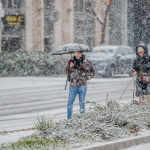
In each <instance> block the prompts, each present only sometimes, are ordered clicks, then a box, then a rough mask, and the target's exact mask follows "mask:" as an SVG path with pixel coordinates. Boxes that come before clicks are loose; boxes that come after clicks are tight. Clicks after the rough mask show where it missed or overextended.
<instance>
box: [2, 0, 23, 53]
mask: <svg viewBox="0 0 150 150" xmlns="http://www.w3.org/2000/svg"><path fill="white" fill-rule="evenodd" d="M1 2H2V7H3V9H4V11H5V16H4V17H2V21H3V23H4V30H3V31H2V51H15V50H20V49H25V47H24V45H25V0H1Z"/></svg>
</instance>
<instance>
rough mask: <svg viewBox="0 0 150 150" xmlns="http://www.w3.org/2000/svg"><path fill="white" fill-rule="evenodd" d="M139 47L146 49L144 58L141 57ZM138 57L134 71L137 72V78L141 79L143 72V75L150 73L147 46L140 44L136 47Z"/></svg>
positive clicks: (134, 64) (149, 58)
mask: <svg viewBox="0 0 150 150" xmlns="http://www.w3.org/2000/svg"><path fill="white" fill-rule="evenodd" d="M138 47H143V48H144V56H143V57H140V56H139V54H138ZM136 56H137V58H136V59H135V60H134V63H133V70H135V71H136V72H137V77H138V78H139V76H140V72H141V71H142V72H143V73H150V56H149V55H148V49H147V46H146V45H145V44H140V45H138V46H137V47H136ZM140 61H141V66H140Z"/></svg>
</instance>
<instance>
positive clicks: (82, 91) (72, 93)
mask: <svg viewBox="0 0 150 150" xmlns="http://www.w3.org/2000/svg"><path fill="white" fill-rule="evenodd" d="M86 91H87V86H80V87H77V86H70V87H69V99H68V105H67V119H70V118H71V116H72V109H73V103H74V101H75V98H76V96H77V94H78V96H79V105H80V113H85V95H86Z"/></svg>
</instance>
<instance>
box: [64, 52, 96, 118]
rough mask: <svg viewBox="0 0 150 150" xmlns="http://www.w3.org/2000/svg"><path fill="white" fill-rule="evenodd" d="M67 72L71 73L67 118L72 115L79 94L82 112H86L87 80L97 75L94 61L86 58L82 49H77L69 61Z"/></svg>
mask: <svg viewBox="0 0 150 150" xmlns="http://www.w3.org/2000/svg"><path fill="white" fill-rule="evenodd" d="M66 73H67V74H68V75H69V81H70V87H69V99H68V105H67V119H70V118H71V116H72V109H73V103H74V101H75V98H76V96H77V94H78V96H79V105H80V113H84V112H85V96H86V91H87V80H90V79H91V78H93V77H94V76H95V70H94V68H93V65H92V62H91V61H89V60H88V59H86V58H85V55H84V54H83V52H82V51H75V56H74V57H73V59H72V60H70V61H69V63H68V65H67V68H66Z"/></svg>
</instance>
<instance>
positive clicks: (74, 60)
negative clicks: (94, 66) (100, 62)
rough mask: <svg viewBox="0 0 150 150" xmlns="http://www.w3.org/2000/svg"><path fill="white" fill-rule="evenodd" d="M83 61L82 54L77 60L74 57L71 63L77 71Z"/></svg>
mask: <svg viewBox="0 0 150 150" xmlns="http://www.w3.org/2000/svg"><path fill="white" fill-rule="evenodd" d="M84 60H85V55H84V54H82V57H81V58H80V59H77V58H76V57H75V56H74V57H73V63H74V67H75V68H76V69H77V68H78V67H79V66H80V65H81V64H82V63H83V61H84Z"/></svg>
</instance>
